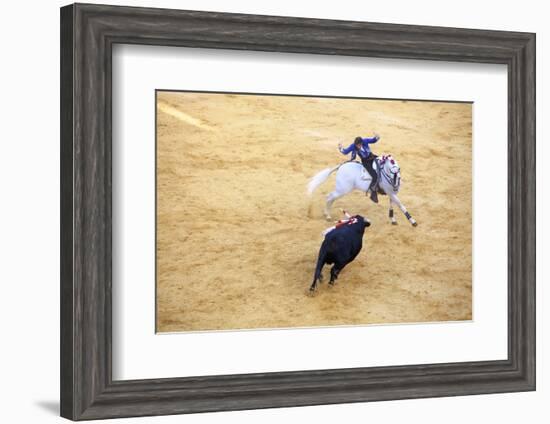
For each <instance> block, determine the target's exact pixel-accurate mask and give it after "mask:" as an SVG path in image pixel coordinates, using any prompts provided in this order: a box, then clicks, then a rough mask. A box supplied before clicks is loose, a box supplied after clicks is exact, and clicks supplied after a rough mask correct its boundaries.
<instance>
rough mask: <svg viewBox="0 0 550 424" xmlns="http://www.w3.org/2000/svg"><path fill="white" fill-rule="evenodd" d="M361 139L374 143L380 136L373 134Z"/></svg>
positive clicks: (364, 141)
mask: <svg viewBox="0 0 550 424" xmlns="http://www.w3.org/2000/svg"><path fill="white" fill-rule="evenodd" d="M362 140H363V143H367V144H374V143H376V142H377V141H378V140H380V136H378V135H375V136H374V137H372V138H368V137H366V138H362Z"/></svg>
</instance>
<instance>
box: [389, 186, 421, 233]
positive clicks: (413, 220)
mask: <svg viewBox="0 0 550 424" xmlns="http://www.w3.org/2000/svg"><path fill="white" fill-rule="evenodd" d="M389 196H390V201H391V202H393V203H395V204H396V205H397V206H399V209H401V212H403V213H404V214H405V217H407V219H408V220H409V222H410V223H411V224H412V226H413V227H416V226H417V225H418V223H417V222H416V220H415V219H414V218H413V217H412V216H411V214H410V213H409V212H408V211H407V209H406V208H405V206H403V203H401V201H400V200H399V199H398V198H397V196H396V195H395V194H393V193H390V194H389Z"/></svg>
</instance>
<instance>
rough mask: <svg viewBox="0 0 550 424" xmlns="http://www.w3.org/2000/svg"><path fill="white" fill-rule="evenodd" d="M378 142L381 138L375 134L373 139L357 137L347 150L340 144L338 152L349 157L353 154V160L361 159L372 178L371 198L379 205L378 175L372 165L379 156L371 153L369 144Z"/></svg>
mask: <svg viewBox="0 0 550 424" xmlns="http://www.w3.org/2000/svg"><path fill="white" fill-rule="evenodd" d="M378 140H380V136H379V135H378V134H375V135H374V137H372V138H362V137H356V138H355V140H354V141H353V143H352V144H350V145H349V146H348V147H346V148H345V149H344V148H343V147H342V143H339V144H338V150H340V153H342V154H343V155H347V154H349V153H350V152H351V160H354V159H355V158H356V156H357V155H359V157H360V158H361V163H362V164H363V166H364V167H365V169H366V170H367V171H368V173H369V174H370V176H371V183H370V187H369V190H370V198H371V200H372V201H373V202H374V203H378V194H377V191H378V185H377V183H378V175H377V173H376V171H375V170H374V167H373V164H372V163H373V162H374V159H376V157H377V156H376V155H375V154H374V153H372V152H371V150H370V147H369V144H374V143H376V142H377V141H378Z"/></svg>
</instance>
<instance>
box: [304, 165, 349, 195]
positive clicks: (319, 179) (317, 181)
mask: <svg viewBox="0 0 550 424" xmlns="http://www.w3.org/2000/svg"><path fill="white" fill-rule="evenodd" d="M340 165H341V164H340ZM340 165H337V166H335V167H334V168H327V169H323V170H322V171H321V172H319V173H318V174H316V175H315V176H314V177H313V178H312V179H311V180H309V183H308V184H307V194H309V195H310V196H311V195H312V194H313V192H314V191H315V190H317V187H319V186H320V185H321V184H323V183H324V182H325V181H326V180H327V178H328V177H330V174H332V173H333V172H334V171H336V170H337V169H338V168H340Z"/></svg>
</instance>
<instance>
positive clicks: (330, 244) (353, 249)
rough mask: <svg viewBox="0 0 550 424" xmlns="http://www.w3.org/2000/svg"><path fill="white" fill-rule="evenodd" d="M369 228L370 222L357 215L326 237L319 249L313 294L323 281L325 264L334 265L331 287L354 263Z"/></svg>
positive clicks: (312, 285)
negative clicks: (345, 269) (352, 262)
mask: <svg viewBox="0 0 550 424" xmlns="http://www.w3.org/2000/svg"><path fill="white" fill-rule="evenodd" d="M368 226H370V222H369V221H367V220H365V218H363V217H362V216H360V215H355V216H353V217H351V218H350V220H349V221H348V222H347V223H343V224H341V225H340V226H337V228H335V229H334V230H332V231H330V232H329V233H328V234H327V235H326V236H325V239H324V240H323V244H321V248H320V249H319V258H318V259H317V266H316V267H315V274H314V276H313V283H312V284H311V287H310V288H309V290H310V291H312V292H313V291H314V290H315V288H316V287H317V282H318V281H319V282H320V281H321V279H322V275H321V271H322V270H323V266H324V265H325V264H334V265H333V266H332V268H331V269H330V282H329V284H331V285H333V284H334V282H335V281H336V279H337V278H338V274H339V273H340V271H342V269H344V267H345V266H346V265H347V264H349V263H350V262H351V261H353V260H354V259H355V257H356V256H357V255H358V254H359V252H360V251H361V248H362V247H363V234H364V233H365V228H366V227H368Z"/></svg>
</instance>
